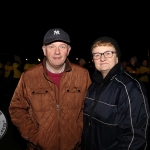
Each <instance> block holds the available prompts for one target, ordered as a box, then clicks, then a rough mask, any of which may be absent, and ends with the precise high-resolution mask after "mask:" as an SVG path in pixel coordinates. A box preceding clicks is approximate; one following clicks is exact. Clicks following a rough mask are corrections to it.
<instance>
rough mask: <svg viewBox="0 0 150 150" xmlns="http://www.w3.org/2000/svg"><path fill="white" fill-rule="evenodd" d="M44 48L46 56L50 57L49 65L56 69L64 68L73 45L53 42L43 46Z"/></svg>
mask: <svg viewBox="0 0 150 150" xmlns="http://www.w3.org/2000/svg"><path fill="white" fill-rule="evenodd" d="M42 49H43V53H44V56H46V57H47V59H48V64H49V66H50V67H51V68H52V69H53V70H54V71H55V70H59V69H61V68H62V66H63V65H64V62H65V60H66V58H67V56H68V55H69V52H70V50H71V47H70V46H69V45H68V44H66V43H64V42H53V43H50V44H48V45H46V46H43V47H42Z"/></svg>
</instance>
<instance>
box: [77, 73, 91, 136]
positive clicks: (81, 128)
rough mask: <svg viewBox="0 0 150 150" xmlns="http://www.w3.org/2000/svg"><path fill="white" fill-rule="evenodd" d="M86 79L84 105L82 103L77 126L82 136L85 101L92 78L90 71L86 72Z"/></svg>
mask: <svg viewBox="0 0 150 150" xmlns="http://www.w3.org/2000/svg"><path fill="white" fill-rule="evenodd" d="M84 77H85V81H84V83H86V84H84V85H85V89H84V97H83V103H82V107H81V110H80V113H79V117H78V120H77V125H78V127H79V128H80V131H81V134H82V130H83V107H84V99H85V96H86V92H87V90H88V87H89V86H90V85H91V78H90V75H89V73H88V71H86V73H85V75H84Z"/></svg>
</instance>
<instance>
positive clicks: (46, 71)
mask: <svg viewBox="0 0 150 150" xmlns="http://www.w3.org/2000/svg"><path fill="white" fill-rule="evenodd" d="M42 49H43V53H44V56H45V57H44V59H43V63H41V64H38V65H36V66H34V67H32V68H30V69H29V70H27V71H26V72H23V73H22V76H21V78H20V81H19V83H18V86H17V88H16V90H15V92H14V95H13V97H12V100H11V103H10V106H9V113H10V117H11V120H12V122H13V124H14V125H15V126H16V127H17V128H18V130H19V131H20V133H21V135H22V137H23V138H24V139H26V140H27V141H28V144H27V149H29V150H35V149H37V150H73V149H74V150H75V149H80V147H79V145H80V142H81V133H82V128H83V103H84V98H85V94H86V91H87V88H88V87H89V85H90V84H91V80H90V76H89V73H88V70H86V69H84V68H81V67H80V66H78V65H75V64H72V63H70V62H69V60H68V58H67V56H68V55H69V53H70V50H71V46H70V38H69V35H68V34H67V33H66V32H65V31H64V30H62V29H60V28H56V29H50V30H49V31H48V32H47V33H46V34H45V36H44V40H43V47H42ZM82 77H83V78H82Z"/></svg>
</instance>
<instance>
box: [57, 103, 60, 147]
mask: <svg viewBox="0 0 150 150" xmlns="http://www.w3.org/2000/svg"><path fill="white" fill-rule="evenodd" d="M56 107H57V112H58V150H59V149H60V106H59V104H57V106H56Z"/></svg>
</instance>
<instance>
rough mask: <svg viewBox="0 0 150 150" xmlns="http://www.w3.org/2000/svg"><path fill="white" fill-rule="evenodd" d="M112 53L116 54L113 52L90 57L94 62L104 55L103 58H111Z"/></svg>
mask: <svg viewBox="0 0 150 150" xmlns="http://www.w3.org/2000/svg"><path fill="white" fill-rule="evenodd" d="M113 53H116V52H114V51H106V52H104V53H93V54H92V56H93V59H94V60H96V59H100V58H101V57H102V55H104V57H105V58H111V57H112V55H113Z"/></svg>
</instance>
